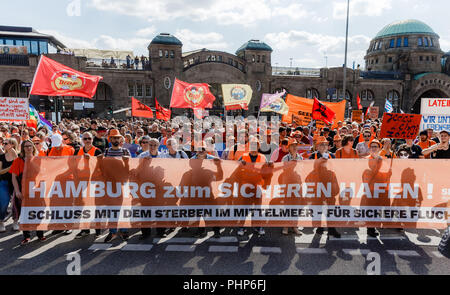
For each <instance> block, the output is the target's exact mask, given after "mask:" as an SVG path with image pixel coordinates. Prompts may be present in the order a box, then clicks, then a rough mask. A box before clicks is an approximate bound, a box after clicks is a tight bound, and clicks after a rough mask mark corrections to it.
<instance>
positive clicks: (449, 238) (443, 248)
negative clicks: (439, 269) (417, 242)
mask: <svg viewBox="0 0 450 295" xmlns="http://www.w3.org/2000/svg"><path fill="white" fill-rule="evenodd" d="M438 251H439V252H440V253H441V254H442V255H444V256H445V257H447V258H450V227H447V229H446V230H445V232H444V235H443V236H442V240H441V242H440V243H439V246H438Z"/></svg>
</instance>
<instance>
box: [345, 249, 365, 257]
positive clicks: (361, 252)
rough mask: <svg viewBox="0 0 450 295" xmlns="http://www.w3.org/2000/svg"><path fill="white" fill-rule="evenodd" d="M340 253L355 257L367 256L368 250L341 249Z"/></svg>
mask: <svg viewBox="0 0 450 295" xmlns="http://www.w3.org/2000/svg"><path fill="white" fill-rule="evenodd" d="M342 252H344V253H345V254H348V255H352V256H357V255H367V254H369V253H370V250H369V249H342Z"/></svg>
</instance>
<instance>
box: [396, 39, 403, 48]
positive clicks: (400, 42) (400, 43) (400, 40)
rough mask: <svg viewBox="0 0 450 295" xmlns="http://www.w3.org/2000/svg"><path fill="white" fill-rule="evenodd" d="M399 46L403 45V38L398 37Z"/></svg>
mask: <svg viewBox="0 0 450 295" xmlns="http://www.w3.org/2000/svg"><path fill="white" fill-rule="evenodd" d="M397 47H402V38H398V39H397Z"/></svg>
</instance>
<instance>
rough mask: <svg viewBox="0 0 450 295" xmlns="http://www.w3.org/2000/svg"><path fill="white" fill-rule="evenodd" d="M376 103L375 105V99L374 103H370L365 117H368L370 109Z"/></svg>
mask: <svg viewBox="0 0 450 295" xmlns="http://www.w3.org/2000/svg"><path fill="white" fill-rule="evenodd" d="M374 105H375V101H372V103H371V104H370V106H369V107H368V108H367V111H366V115H365V116H364V118H367V115H368V114H369V112H370V109H371V108H372V107H373V106H374Z"/></svg>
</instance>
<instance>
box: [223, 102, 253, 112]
mask: <svg viewBox="0 0 450 295" xmlns="http://www.w3.org/2000/svg"><path fill="white" fill-rule="evenodd" d="M225 110H227V111H234V110H246V111H248V105H247V104H246V103H243V104H234V105H230V106H225Z"/></svg>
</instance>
